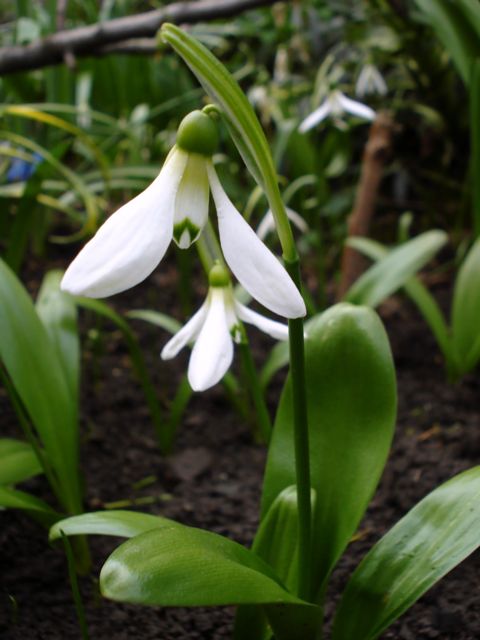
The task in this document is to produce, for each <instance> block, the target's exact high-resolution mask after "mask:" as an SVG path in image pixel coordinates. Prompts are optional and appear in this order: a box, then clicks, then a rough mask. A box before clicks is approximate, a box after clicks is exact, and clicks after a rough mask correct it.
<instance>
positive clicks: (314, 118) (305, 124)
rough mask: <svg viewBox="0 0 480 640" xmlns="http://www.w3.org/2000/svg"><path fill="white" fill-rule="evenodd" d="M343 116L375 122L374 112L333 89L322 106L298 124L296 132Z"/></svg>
mask: <svg viewBox="0 0 480 640" xmlns="http://www.w3.org/2000/svg"><path fill="white" fill-rule="evenodd" d="M345 114H349V115H352V116H356V117H357V118H362V119H364V120H370V121H371V120H375V115H376V114H375V111H374V110H373V109H371V108H370V107H369V106H367V105H366V104H363V103H362V102H357V101H356V100H352V99H351V98H348V97H347V96H346V95H345V94H344V93H342V91H340V90H339V89H334V90H333V91H330V93H329V94H328V95H327V97H326V98H325V100H324V101H323V102H322V104H321V105H320V106H319V107H318V108H317V109H315V111H312V113H311V114H310V115H308V116H307V117H306V118H305V120H303V121H302V122H301V123H300V126H299V127H298V130H299V131H300V133H305V132H307V131H309V130H310V129H313V127H315V126H316V125H317V124H320V122H322V121H323V120H325V118H327V117H329V116H332V117H333V118H337V119H340V118H341V117H342V116H343V115H345Z"/></svg>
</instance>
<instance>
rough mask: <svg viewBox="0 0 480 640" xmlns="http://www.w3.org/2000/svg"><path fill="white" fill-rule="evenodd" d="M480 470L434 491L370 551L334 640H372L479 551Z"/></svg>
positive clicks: (343, 605) (342, 607)
mask: <svg viewBox="0 0 480 640" xmlns="http://www.w3.org/2000/svg"><path fill="white" fill-rule="evenodd" d="M479 530H480V467H475V468H473V469H469V470H468V471H465V472H463V473H461V474H459V475H458V476H455V477H454V478H452V479H451V480H449V481H448V482H446V483H445V484H443V485H441V486H440V487H439V488H438V489H435V490H434V491H432V493H430V494H429V495H428V496H427V497H426V498H424V499H423V500H422V501H421V502H419V503H418V504H417V505H416V506H415V507H414V508H413V509H412V510H411V511H409V512H408V513H407V515H406V516H405V517H403V518H402V519H401V520H400V521H399V522H398V523H397V524H396V525H395V526H394V527H393V529H391V530H390V531H389V532H388V533H387V534H386V535H385V536H384V537H383V538H382V539H381V540H380V541H379V542H377V544H376V545H375V546H374V547H373V548H372V549H371V551H369V553H368V554H367V555H366V556H365V558H364V559H363V560H362V562H361V563H360V565H359V566H358V568H357V569H356V571H355V572H354V573H353V575H352V577H351V578H350V581H349V583H348V585H347V588H346V590H345V593H344V595H343V598H342V600H341V602H340V605H339V608H338V612H337V615H336V619H335V623H334V630H333V636H332V637H333V640H351V639H352V638H355V640H374V639H375V638H378V637H379V635H380V634H381V633H382V631H384V630H385V629H386V628H387V627H389V626H390V625H391V624H392V623H393V622H394V621H395V620H396V619H397V618H398V617H399V616H400V615H401V614H402V613H403V612H404V611H406V610H407V609H408V608H409V607H410V606H411V605H412V604H413V603H414V602H415V601H416V600H418V598H420V596H421V595H423V594H424V593H425V592H426V591H427V590H428V589H430V587H432V586H433V585H434V584H435V583H436V582H437V581H438V580H440V578H442V577H443V576H444V575H445V574H446V573H448V572H449V571H450V570H451V569H453V568H454V567H455V566H456V565H457V564H458V563H459V562H461V561H462V560H464V559H465V558H466V557H467V556H468V555H470V554H471V553H472V552H473V551H474V550H475V549H476V548H477V547H478V546H479V545H480V536H479V535H478V532H479Z"/></svg>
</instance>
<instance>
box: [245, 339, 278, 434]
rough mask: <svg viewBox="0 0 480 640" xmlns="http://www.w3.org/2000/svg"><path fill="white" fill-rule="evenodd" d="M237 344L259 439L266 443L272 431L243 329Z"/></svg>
mask: <svg viewBox="0 0 480 640" xmlns="http://www.w3.org/2000/svg"><path fill="white" fill-rule="evenodd" d="M238 346H239V349H240V354H241V357H242V364H243V369H244V372H245V378H246V381H247V384H248V388H249V391H250V394H251V396H252V400H253V404H254V406H255V411H256V421H257V424H258V428H259V431H260V435H261V440H263V442H265V443H266V444H268V443H269V442H270V435H271V433H272V423H271V421H270V415H269V413H268V409H267V405H266V403H265V397H264V395H263V392H262V387H261V384H260V381H259V379H258V373H257V369H256V368H255V363H254V361H253V357H252V351H251V349H250V344H249V343H248V338H247V336H246V334H245V331H243V337H242V341H241V342H240V344H239V345H238Z"/></svg>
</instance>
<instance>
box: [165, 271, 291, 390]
mask: <svg viewBox="0 0 480 640" xmlns="http://www.w3.org/2000/svg"><path fill="white" fill-rule="evenodd" d="M219 268H220V269H222V267H219ZM211 283H212V280H211ZM240 321H243V322H247V323H249V324H253V325H255V326H256V327H257V328H258V329H260V330H261V331H264V332H265V333H267V334H268V335H270V336H272V338H275V339H277V340H286V339H287V338H288V327H287V325H284V324H282V323H280V322H276V321H274V320H270V319H269V318H266V317H264V316H262V315H261V314H259V313H257V312H255V311H252V310H251V309H249V308H248V307H246V306H245V305H243V304H241V303H240V302H238V301H237V300H235V298H234V295H233V291H232V288H231V285H230V284H229V283H226V282H225V281H222V282H219V283H218V284H215V283H212V284H211V286H210V288H209V291H208V294H207V298H206V300H205V302H204V303H203V305H202V306H201V307H200V309H199V310H198V311H197V312H196V313H195V314H194V315H193V316H192V317H191V318H190V320H189V321H188V322H187V323H186V324H185V325H184V326H183V327H182V328H181V329H180V331H178V332H177V333H176V334H175V335H174V336H173V337H172V338H171V339H170V340H169V341H168V342H167V344H166V345H165V346H164V347H163V349H162V353H161V358H162V360H170V359H171V358H174V357H175V356H176V355H177V354H178V352H179V351H180V350H181V349H183V347H185V346H186V345H187V344H189V343H192V342H193V343H194V346H193V349H192V354H191V356H190V361H189V365H188V381H189V383H190V386H191V387H192V389H193V390H194V391H205V390H206V389H209V388H210V387H212V386H213V385H215V384H216V383H217V382H219V381H220V380H221V379H222V378H223V376H224V375H225V373H226V372H227V371H228V369H229V367H230V365H231V363H232V360H233V344H234V342H240V341H241V337H242V332H241V328H240Z"/></svg>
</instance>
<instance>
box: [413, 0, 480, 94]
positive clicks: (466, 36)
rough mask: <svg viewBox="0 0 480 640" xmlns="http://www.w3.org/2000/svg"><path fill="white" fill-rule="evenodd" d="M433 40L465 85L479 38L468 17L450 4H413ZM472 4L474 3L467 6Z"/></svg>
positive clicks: (439, 0) (423, 0)
mask: <svg viewBox="0 0 480 640" xmlns="http://www.w3.org/2000/svg"><path fill="white" fill-rule="evenodd" d="M415 1H416V3H417V6H418V7H419V8H420V9H421V11H422V12H423V14H424V15H425V17H426V19H427V20H428V22H429V23H430V24H431V26H432V27H433V29H434V30H435V32H436V34H437V36H438V37H439V39H440V41H441V42H442V44H443V46H444V47H445V48H446V49H447V51H448V52H449V54H450V55H451V56H452V59H453V61H454V63H455V65H456V67H457V69H458V71H459V73H460V75H461V76H462V78H463V81H464V82H465V84H466V85H468V83H469V82H470V73H471V65H472V62H473V60H474V59H475V58H476V57H478V56H479V55H480V39H479V37H478V36H479V34H478V32H476V30H475V23H473V24H472V22H471V19H470V16H468V15H467V14H466V13H464V11H463V10H462V6H461V5H459V4H458V3H457V2H456V1H455V2H452V0H415ZM470 4H472V5H473V4H474V2H470Z"/></svg>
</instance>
